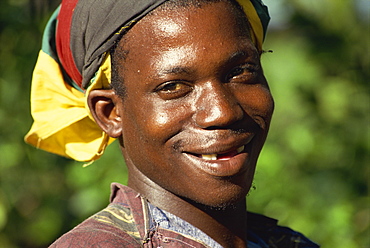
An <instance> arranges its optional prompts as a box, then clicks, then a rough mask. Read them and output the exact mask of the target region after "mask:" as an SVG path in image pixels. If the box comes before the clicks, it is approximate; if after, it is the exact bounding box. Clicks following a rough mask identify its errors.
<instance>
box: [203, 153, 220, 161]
mask: <svg viewBox="0 0 370 248" xmlns="http://www.w3.org/2000/svg"><path fill="white" fill-rule="evenodd" d="M202 158H203V159H205V160H217V154H216V153H214V154H202Z"/></svg>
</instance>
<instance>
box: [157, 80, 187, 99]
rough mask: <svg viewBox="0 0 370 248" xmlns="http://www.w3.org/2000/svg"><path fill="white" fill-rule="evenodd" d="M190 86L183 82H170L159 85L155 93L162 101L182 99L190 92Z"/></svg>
mask: <svg viewBox="0 0 370 248" xmlns="http://www.w3.org/2000/svg"><path fill="white" fill-rule="evenodd" d="M192 89H193V87H192V85H190V84H189V83H187V82H183V81H170V82H166V83H163V84H161V85H159V86H158V87H157V88H156V89H155V92H156V93H157V94H158V95H159V96H160V97H161V98H163V99H164V100H171V99H176V98H180V97H183V96H185V95H187V94H188V93H189V92H191V91H192Z"/></svg>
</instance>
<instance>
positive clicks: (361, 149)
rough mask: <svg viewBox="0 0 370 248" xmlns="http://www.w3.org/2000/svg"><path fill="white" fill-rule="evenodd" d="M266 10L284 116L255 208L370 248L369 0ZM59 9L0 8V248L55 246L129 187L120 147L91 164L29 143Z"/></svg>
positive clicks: (31, 2)
mask: <svg viewBox="0 0 370 248" xmlns="http://www.w3.org/2000/svg"><path fill="white" fill-rule="evenodd" d="M265 3H266V4H268V5H269V4H271V7H270V9H271V11H272V18H273V19H272V24H273V25H272V27H271V29H270V32H269V34H268V36H267V40H266V43H265V49H267V50H270V49H271V50H273V53H267V54H265V55H264V56H263V64H264V68H265V72H266V75H267V78H268V80H269V82H270V86H271V89H272V92H273V94H274V96H275V101H276V111H275V114H274V119H273V123H272V127H271V131H270V136H269V139H268V140H267V143H266V146H265V148H264V150H263V152H262V154H261V158H260V161H259V165H258V171H257V174H256V178H255V183H254V184H255V189H253V190H252V191H251V193H250V195H249V197H248V205H249V208H250V210H252V211H255V212H259V213H263V214H266V215H269V216H271V217H274V218H277V219H279V220H280V224H282V225H287V226H290V227H291V228H293V229H297V230H299V231H301V232H303V233H305V234H306V235H308V236H309V237H311V238H312V239H313V240H315V241H316V242H318V243H320V244H321V245H322V247H329V248H332V247H336V248H357V247H361V248H362V247H369V246H370V242H369V237H370V235H369V223H370V213H369V195H368V186H369V107H370V106H369V105H370V101H369V86H368V85H369V84H368V79H369V58H370V57H369V41H370V40H369V34H370V32H369V31H370V30H369V25H368V23H369V15H370V14H369V2H368V1H367V0H362V1H361V0H358V1H355V0H353V1H351V0H341V1H337V0H321V1H307V0H280V1H277V0H270V1H268V0H266V1H265ZM57 4H58V1H52V0H49V1H46V0H3V1H1V2H0V45H1V46H0V151H1V156H0V247H6V248H13V247H30V248H36V247H45V246H47V245H48V244H50V243H51V242H52V241H53V240H55V239H56V238H57V237H58V236H60V235H61V234H62V233H64V232H66V231H68V230H70V229H71V228H72V227H74V226H75V225H76V224H78V223H79V222H81V221H82V220H83V219H85V218H86V217H88V216H89V215H91V214H93V213H94V212H96V211H98V210H99V209H101V208H103V207H104V206H106V205H107V204H108V197H109V185H110V183H111V182H114V181H117V182H121V183H125V182H126V180H127V178H126V177H127V175H126V169H125V166H124V164H123V161H122V159H121V155H120V152H119V150H118V145H117V144H113V145H112V146H111V147H109V149H108V151H107V153H106V154H105V155H104V156H103V158H102V159H101V160H99V161H97V162H95V163H94V164H92V165H90V166H89V167H87V168H83V167H82V165H83V164H81V163H77V162H74V161H71V160H68V159H65V158H61V157H58V156H55V155H52V154H48V153H46V152H43V151H39V150H36V149H35V148H33V147H30V146H28V145H26V144H24V142H23V136H24V134H25V133H26V132H27V131H28V129H29V127H30V125H31V123H32V119H31V116H30V113H29V112H30V111H29V108H30V106H29V91H30V81H31V75H32V69H33V66H34V64H35V62H36V58H37V53H38V51H39V48H40V44H41V33H42V30H43V28H44V26H45V23H46V21H47V18H48V17H49V15H50V13H51V12H52V11H53V10H54V8H55V7H56V6H57ZM274 14H275V16H274ZM274 20H277V21H278V24H274Z"/></svg>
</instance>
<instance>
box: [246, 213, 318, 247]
mask: <svg viewBox="0 0 370 248" xmlns="http://www.w3.org/2000/svg"><path fill="white" fill-rule="evenodd" d="M277 222H278V221H277V220H275V219H272V218H269V217H266V216H263V215H260V214H255V213H250V212H248V240H251V241H253V242H256V243H263V244H267V245H272V244H273V245H274V246H273V247H277V248H286V247H296V248H319V247H320V246H319V245H317V244H315V243H314V242H312V241H311V240H309V239H308V238H307V237H305V236H304V235H303V234H301V233H299V232H296V231H294V230H292V229H290V228H288V227H283V226H279V225H277ZM268 247H269V246H268Z"/></svg>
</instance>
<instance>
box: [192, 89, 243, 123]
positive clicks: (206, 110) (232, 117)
mask: <svg viewBox="0 0 370 248" xmlns="http://www.w3.org/2000/svg"><path fill="white" fill-rule="evenodd" d="M243 116H244V111H243V109H242V107H241V106H240V104H239V102H238V99H237V98H236V97H235V95H234V94H233V92H232V90H231V89H229V88H228V87H227V86H226V85H225V84H218V83H212V82H209V83H206V86H205V87H204V88H203V89H202V90H201V94H200V95H199V98H198V100H197V102H196V113H195V115H194V118H195V122H196V124H197V126H199V127H201V128H204V129H212V128H218V127H227V126H229V125H231V124H233V123H235V122H237V121H239V120H241V119H243Z"/></svg>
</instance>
